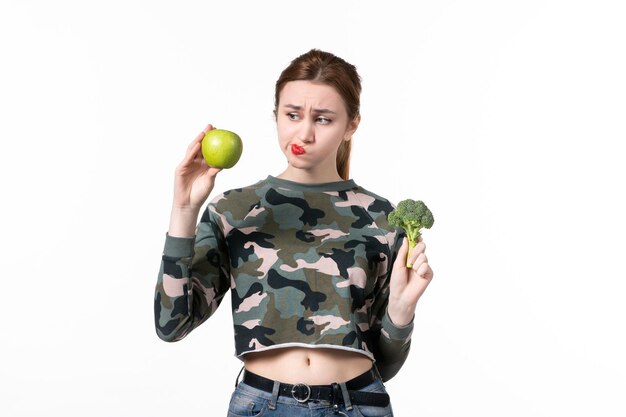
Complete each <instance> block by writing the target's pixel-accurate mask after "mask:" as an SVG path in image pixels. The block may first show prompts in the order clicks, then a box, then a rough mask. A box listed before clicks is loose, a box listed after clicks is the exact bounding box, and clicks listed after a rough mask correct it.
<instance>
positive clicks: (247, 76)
mask: <svg viewBox="0 0 626 417" xmlns="http://www.w3.org/2000/svg"><path fill="white" fill-rule="evenodd" d="M407 4H408V2H407V3H399V2H392V1H388V2H385V4H384V6H383V5H382V2H364V1H311V2H297V1H256V0H255V1H228V2H227V1H219V2H218V1H195V2H184V1H181V2H178V3H175V2H164V1H128V0H127V1H107V2H104V1H103V2H85V1H73V2H72V1H55V2H47V1H24V0H21V1H16V0H8V1H7V0H3V1H2V3H1V6H0V48H1V49H0V54H1V56H0V60H1V65H0V138H1V140H2V147H1V151H0V170H1V171H0V180H1V181H2V183H1V185H2V203H1V210H2V212H1V216H0V222H1V223H0V231H1V233H2V252H1V253H2V256H1V257H0V262H1V264H0V266H1V270H0V271H1V273H2V276H1V281H0V285H1V286H0V288H1V290H0V294H1V302H0V308H1V314H2V315H1V317H2V327H1V331H0V345H1V349H2V354H1V356H0V383H1V385H2V387H1V389H0V408H1V409H0V414H2V415H3V416H43V415H61V413H63V414H62V415H72V416H74V415H87V416H107V417H109V416H151V417H156V416H171V415H181V416H186V415H192V414H193V415H205V416H213V415H215V416H218V415H226V406H227V402H228V398H229V395H230V393H231V391H232V389H233V386H234V379H235V376H236V374H237V372H238V371H239V368H240V362H239V361H238V360H237V359H236V358H235V357H234V355H233V353H234V344H233V340H232V328H231V321H230V317H229V314H230V312H229V309H230V306H229V301H228V300H226V301H225V302H224V305H222V307H221V308H220V309H219V311H218V312H217V313H216V315H215V316H214V317H213V318H212V319H211V320H209V321H208V322H207V323H205V324H204V325H203V326H202V327H200V328H199V329H197V330H196V331H195V332H194V333H192V334H191V335H189V336H188V337H187V338H186V339H185V340H183V341H181V342H178V343H174V344H167V343H164V342H162V341H160V340H159V339H158V338H157V336H156V334H155V331H154V325H153V288H154V283H155V282H156V278H157V271H158V265H159V261H160V255H161V250H162V245H163V240H164V236H165V230H166V228H167V223H168V218H169V208H170V200H171V188H172V177H173V170H174V167H175V166H176V164H178V162H179V161H180V159H181V158H182V156H183V154H184V151H185V149H186V146H187V144H188V142H189V141H191V140H192V139H193V138H194V137H195V136H196V134H197V133H198V132H199V131H200V130H201V129H202V128H204V126H205V125H206V124H207V123H209V122H212V123H214V124H215V125H217V126H218V127H222V128H227V129H231V130H234V131H236V132H238V133H239V134H240V135H241V136H242V138H243V140H244V142H245V149H244V155H243V157H242V160H241V161H240V163H239V164H238V165H237V166H236V167H235V168H233V169H232V170H228V171H225V172H223V173H221V174H220V176H219V178H218V184H217V186H216V190H215V192H219V191H224V190H226V189H229V188H232V187H238V186H243V185H248V184H250V183H252V182H255V181H256V180H258V179H260V178H263V177H265V176H266V175H267V174H277V173H279V172H280V171H281V170H282V169H283V167H284V161H283V158H282V155H281V153H280V151H279V150H278V147H277V144H276V138H275V128H274V124H273V120H272V106H273V87H274V82H275V80H276V78H277V77H278V74H279V73H280V71H281V70H282V69H283V68H284V67H285V66H286V65H287V64H288V63H289V61H290V60H291V59H292V58H294V57H296V56H297V55H299V54H301V53H303V52H306V51H308V50H309V49H310V48H313V47H317V48H321V49H326V50H329V51H331V52H334V53H336V54H338V55H339V56H341V57H343V58H345V59H346V60H348V61H349V62H352V63H354V64H355V65H356V66H357V67H358V70H359V72H360V73H361V75H362V77H363V88H364V91H363V96H362V116H363V122H362V123H361V126H360V128H359V131H358V132H357V134H356V135H355V138H354V141H355V142H354V150H353V160H352V166H353V168H352V177H353V178H354V179H355V180H356V181H357V182H358V183H359V184H361V185H363V186H365V187H366V188H368V189H370V190H372V191H374V192H377V193H379V194H382V195H384V196H386V197H388V198H389V199H390V200H392V201H393V202H397V201H399V200H400V199H403V198H408V197H411V198H416V199H423V200H424V201H425V202H426V203H427V204H428V205H429V206H430V208H431V209H432V210H433V212H434V213H435V217H436V222H435V225H434V227H433V228H432V229H431V230H429V231H427V232H426V233H425V237H424V239H425V241H426V242H427V244H428V251H427V252H428V254H429V258H430V260H431V263H432V266H433V268H434V270H435V275H436V276H435V280H434V281H433V283H432V285H431V287H430V288H429V289H428V291H427V293H426V294H425V295H424V297H423V298H422V300H420V303H419V307H418V315H417V319H416V330H415V333H414V342H413V348H412V352H411V355H410V357H409V359H408V361H407V363H406V365H405V367H404V368H403V369H402V371H401V373H400V374H399V375H398V376H397V377H396V378H394V379H393V380H391V381H390V382H389V383H388V384H387V387H388V389H389V391H390V393H391V395H392V400H393V404H394V408H395V412H396V415H397V416H427V417H433V416H465V415H470V416H481V417H487V416H509V417H513V416H524V417H526V416H556V415H559V416H564V415H568V416H572V415H577V416H592V415H595V416H603V417H605V416H624V415H625V414H626V403H625V402H624V392H626V360H625V359H624V352H625V351H626V342H625V341H624V333H625V332H624V329H625V326H624V317H626V307H625V304H624V301H623V298H624V290H625V285H624V280H625V279H626V273H625V272H626V268H625V266H624V261H623V252H624V249H626V247H625V246H626V245H624V235H625V233H626V227H625V226H626V221H625V217H626V216H625V211H626V202H625V198H624V185H623V184H624V178H625V177H626V169H625V168H624V165H625V164H624V156H625V155H626V154H625V152H624V150H623V147H622V146H623V144H620V142H622V143H623V142H624V139H626V135H625V133H626V128H625V123H624V115H625V114H626V112H625V111H626V99H625V97H626V81H625V80H626V77H625V76H624V74H626V48H625V39H626V25H625V24H624V22H625V19H626V7H625V6H623V5H622V4H623V3H621V2H619V1H614V2H609V1H555V0H543V1H533V0H527V1H496V0H493V1H486V0H482V1H472V2H468V1H436V2H433V1H428V2H426V1H418V2H413V4H414V5H413V6H412V9H407V8H406V5H407Z"/></svg>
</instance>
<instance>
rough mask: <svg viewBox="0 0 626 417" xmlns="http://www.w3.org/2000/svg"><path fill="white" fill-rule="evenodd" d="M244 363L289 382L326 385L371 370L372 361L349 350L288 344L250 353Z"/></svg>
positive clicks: (257, 370)
mask: <svg viewBox="0 0 626 417" xmlns="http://www.w3.org/2000/svg"><path fill="white" fill-rule="evenodd" d="M244 365H245V367H246V369H247V370H248V371H250V372H253V373H255V374H257V375H261V376H264V377H265V378H269V379H273V380H276V381H280V382H285V383H288V384H298V383H304V384H309V385H326V384H332V383H333V382H345V381H349V380H350V379H352V378H354V377H356V376H358V375H360V374H362V373H363V372H366V371H368V370H369V369H370V368H371V367H372V360H371V359H370V358H368V357H367V356H365V355H362V354H360V353H357V352H350V351H346V350H339V349H327V348H315V349H309V348H303V347H288V348H278V349H272V350H266V351H264V352H250V353H247V354H246V355H245V357H244Z"/></svg>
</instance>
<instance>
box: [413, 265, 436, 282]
mask: <svg viewBox="0 0 626 417" xmlns="http://www.w3.org/2000/svg"><path fill="white" fill-rule="evenodd" d="M415 272H416V273H417V275H418V276H420V277H422V278H424V279H427V280H429V281H430V280H431V279H433V276H434V274H433V270H432V269H431V267H430V265H428V262H424V263H423V264H421V265H420V266H419V267H418V268H417V270H416V271H415Z"/></svg>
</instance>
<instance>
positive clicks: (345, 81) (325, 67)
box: [274, 49, 361, 180]
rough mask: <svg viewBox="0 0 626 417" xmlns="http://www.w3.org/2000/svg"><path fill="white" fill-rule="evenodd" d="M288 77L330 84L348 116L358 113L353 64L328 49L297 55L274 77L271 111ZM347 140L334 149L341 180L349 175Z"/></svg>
mask: <svg viewBox="0 0 626 417" xmlns="http://www.w3.org/2000/svg"><path fill="white" fill-rule="evenodd" d="M290 81H314V82H317V83H321V84H326V85H329V86H331V87H333V88H334V89H335V90H336V91H337V92H338V93H339V95H340V96H341V98H342V99H343V102H344V104H345V106H346V111H347V112H348V120H350V121H353V120H354V119H355V118H356V117H357V116H359V111H360V105H361V104H360V103H361V99H360V97H361V77H360V76H359V74H358V73H357V71H356V67H355V66H354V65H352V64H349V63H348V62H346V61H344V60H343V59H341V58H339V57H338V56H335V55H333V54H331V53H329V52H324V51H320V50H319V49H311V50H310V51H309V52H307V53H305V54H303V55H300V56H299V57H297V58H296V59H294V60H293V61H291V64H289V66H288V67H287V68H285V69H284V70H283V72H282V73H281V74H280V77H278V81H276V90H275V95H274V115H275V116H276V114H277V110H278V100H279V96H280V92H281V91H282V89H283V87H284V86H285V84H287V83H288V82H290ZM351 144H352V141H351V140H344V141H343V142H341V145H339V150H338V152H337V171H338V172H339V175H340V176H341V178H343V179H344V180H347V179H348V178H349V176H350V149H351V147H352V146H351Z"/></svg>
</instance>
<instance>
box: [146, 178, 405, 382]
mask: <svg viewBox="0 0 626 417" xmlns="http://www.w3.org/2000/svg"><path fill="white" fill-rule="evenodd" d="M392 209H393V206H392V205H391V204H390V202H389V201H388V200H386V199H384V198H381V197H379V196H377V195H375V194H373V193H371V192H369V191H367V190H365V189H363V188H362V187H359V186H358V185H356V184H355V183H354V181H352V180H350V181H339V182H333V183H327V184H313V185H312V184H301V183H296V182H292V181H287V180H283V179H279V178H275V177H272V176H269V177H268V178H266V179H265V180H262V181H259V182H258V183H256V184H254V185H251V186H248V187H245V188H241V189H235V190H231V191H227V192H225V193H223V194H221V195H219V196H217V197H216V198H215V199H213V200H212V201H211V202H210V203H209V204H208V206H207V209H206V210H205V212H204V214H203V216H202V218H201V221H200V223H199V224H198V228H197V233H196V237H195V241H194V238H175V237H171V236H166V240H165V249H164V252H163V258H162V259H163V260H162V263H161V270H160V273H159V278H158V282H157V285H156V292H155V305H154V312H155V325H156V330H157V334H158V335H159V337H160V338H161V339H163V340H166V341H176V340H180V339H182V338H183V337H185V335H187V334H188V333H189V332H190V331H191V330H193V329H194V328H196V327H197V326H199V325H200V324H201V323H202V322H204V321H205V320H206V319H207V318H208V317H209V316H211V314H213V312H214V311H215V310H216V309H217V307H218V305H219V304H220V302H221V300H222V298H223V297H224V295H225V293H226V292H227V291H228V289H231V290H232V291H231V296H232V314H233V324H234V330H235V347H236V354H237V356H238V357H239V358H242V356H243V355H244V354H246V353H247V352H251V351H261V350H265V349H271V348H278V347H286V346H305V347H327V348H336V349H345V350H350V351H355V352H358V353H362V354H364V355H367V356H368V357H369V358H371V359H373V360H375V363H376V366H377V368H378V370H379V371H380V373H381V375H382V377H383V379H384V380H387V379H389V378H391V377H392V376H393V375H395V374H396V372H397V371H398V370H399V369H400V367H401V366H402V364H403V363H404V361H405V359H406V357H407V354H408V351H409V347H410V340H411V332H412V329H413V323H411V324H409V325H408V326H406V327H402V328H399V327H396V326H395V325H394V324H393V323H392V322H391V320H390V319H389V316H388V315H387V301H388V296H389V276H390V272H391V267H392V264H393V260H394V259H395V256H396V254H397V251H398V249H399V247H400V245H401V243H402V239H401V238H402V237H403V235H402V234H401V233H400V230H399V229H398V230H396V229H394V228H393V227H390V226H389V225H388V223H387V214H388V213H389V212H390V211H391V210H392Z"/></svg>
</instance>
